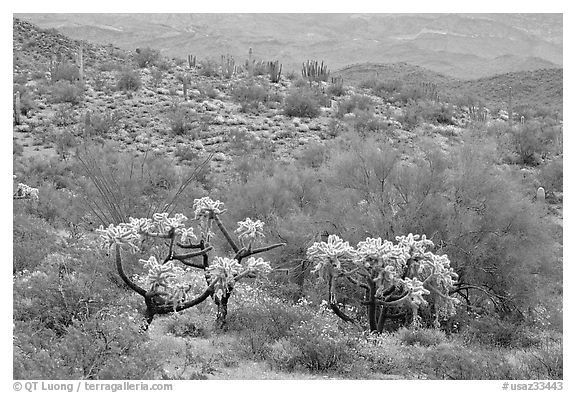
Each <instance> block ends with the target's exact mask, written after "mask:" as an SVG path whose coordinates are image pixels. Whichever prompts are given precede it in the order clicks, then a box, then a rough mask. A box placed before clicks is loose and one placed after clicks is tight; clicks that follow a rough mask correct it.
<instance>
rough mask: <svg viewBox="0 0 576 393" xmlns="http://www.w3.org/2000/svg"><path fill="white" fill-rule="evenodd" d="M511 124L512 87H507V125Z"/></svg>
mask: <svg viewBox="0 0 576 393" xmlns="http://www.w3.org/2000/svg"><path fill="white" fill-rule="evenodd" d="M512 123H513V108H512V86H508V124H510V125H512Z"/></svg>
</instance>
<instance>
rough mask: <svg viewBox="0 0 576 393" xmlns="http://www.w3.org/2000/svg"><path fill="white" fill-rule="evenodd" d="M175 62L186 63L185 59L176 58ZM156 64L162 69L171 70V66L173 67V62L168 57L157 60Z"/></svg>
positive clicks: (177, 63) (180, 64) (178, 63)
mask: <svg viewBox="0 0 576 393" xmlns="http://www.w3.org/2000/svg"><path fill="white" fill-rule="evenodd" d="M174 62H175V63H176V65H177V66H182V65H183V64H184V59H174ZM155 65H156V67H158V70H160V71H170V68H172V64H171V63H170V61H169V60H168V59H166V58H161V59H160V60H158V61H156V62H155Z"/></svg>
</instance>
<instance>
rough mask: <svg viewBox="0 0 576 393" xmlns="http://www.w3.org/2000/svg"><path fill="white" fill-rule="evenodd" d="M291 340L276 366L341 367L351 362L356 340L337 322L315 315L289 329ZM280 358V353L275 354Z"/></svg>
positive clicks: (320, 370)
mask: <svg viewBox="0 0 576 393" xmlns="http://www.w3.org/2000/svg"><path fill="white" fill-rule="evenodd" d="M289 342H290V343H291V344H292V348H290V346H288V344H287V343H286V342H285V343H284V344H283V349H284V352H283V353H282V356H281V358H280V361H281V363H277V365H292V364H300V365H302V366H303V367H305V368H306V369H308V370H310V371H313V372H322V371H328V370H339V369H341V368H342V367H343V366H344V365H345V364H347V363H349V362H351V361H352V360H353V358H352V357H351V356H350V352H351V350H352V348H354V340H352V339H350V338H349V337H348V336H347V334H346V333H344V332H343V331H341V330H340V329H339V328H338V326H337V325H336V323H335V321H333V320H331V319H330V318H325V317H315V318H313V319H311V320H308V321H304V322H301V323H299V324H297V325H294V326H292V327H291V328H290V332H289ZM275 355H276V358H277V359H278V352H276V353H275Z"/></svg>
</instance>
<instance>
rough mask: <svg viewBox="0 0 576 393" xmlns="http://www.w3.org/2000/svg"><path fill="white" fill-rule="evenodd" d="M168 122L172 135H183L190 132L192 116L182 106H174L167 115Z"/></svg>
mask: <svg viewBox="0 0 576 393" xmlns="http://www.w3.org/2000/svg"><path fill="white" fill-rule="evenodd" d="M168 122H169V124H170V130H171V131H172V134H173V135H185V134H187V133H188V132H190V131H191V130H192V128H193V127H192V115H191V113H190V111H189V110H188V109H187V108H185V107H182V106H174V107H173V108H172V110H171V112H170V113H169V114H168Z"/></svg>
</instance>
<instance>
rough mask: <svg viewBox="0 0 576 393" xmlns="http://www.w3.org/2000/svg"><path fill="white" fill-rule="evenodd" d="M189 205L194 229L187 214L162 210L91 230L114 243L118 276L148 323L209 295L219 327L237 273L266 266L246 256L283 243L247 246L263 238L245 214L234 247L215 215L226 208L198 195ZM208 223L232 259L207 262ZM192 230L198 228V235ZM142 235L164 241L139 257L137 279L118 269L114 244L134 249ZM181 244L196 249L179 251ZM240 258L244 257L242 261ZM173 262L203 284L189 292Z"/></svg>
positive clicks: (263, 270) (249, 272)
mask: <svg viewBox="0 0 576 393" xmlns="http://www.w3.org/2000/svg"><path fill="white" fill-rule="evenodd" d="M193 208H194V221H197V222H198V228H193V227H186V225H185V223H186V222H187V221H188V218H187V217H186V216H184V215H183V214H175V215H174V216H173V217H169V215H168V213H156V214H154V215H153V218H152V219H149V218H132V217H131V218H130V219H129V222H127V223H121V224H119V225H116V226H115V225H110V226H109V227H108V228H104V227H103V226H101V227H100V228H99V229H98V230H97V231H98V232H99V233H100V238H101V241H102V244H103V245H104V246H105V247H107V248H109V249H112V248H114V251H115V257H116V268H117V270H118V273H119V275H120V277H121V278H122V280H123V281H124V282H125V283H126V285H128V287H129V288H130V289H132V290H133V291H135V292H136V293H138V294H139V295H141V296H143V297H144V300H145V303H146V318H147V321H148V323H150V322H152V320H153V318H154V316H155V315H157V314H167V313H170V312H175V311H181V310H185V309H187V308H190V307H193V306H195V305H197V304H200V303H202V302H203V301H204V300H206V299H207V298H209V297H212V298H213V299H214V302H215V303H216V305H217V306H218V314H217V318H216V321H217V327H219V328H222V327H224V325H225V322H226V314H227V305H228V299H229V298H230V296H231V294H232V291H233V289H234V285H235V283H236V282H238V281H239V280H240V279H242V278H245V277H257V276H259V275H265V274H267V273H269V272H270V271H271V267H270V264H269V263H268V262H265V261H264V260H263V259H262V258H258V259H256V258H254V257H252V255H254V254H258V253H261V252H264V251H268V250H271V249H273V248H276V247H280V246H283V245H284V244H283V243H281V244H274V245H271V246H266V247H261V248H257V249H252V244H253V242H255V241H256V239H257V238H259V237H264V235H263V232H262V228H263V223H262V222H260V221H258V220H256V221H253V220H251V219H249V218H247V219H246V220H244V221H241V222H240V223H239V224H241V225H240V227H239V228H238V229H237V230H236V232H237V233H240V236H239V238H240V240H241V244H242V248H239V247H238V246H237V244H236V242H235V241H234V240H233V239H232V236H231V235H230V233H229V232H228V230H227V229H226V227H225V226H224V224H223V223H222V221H221V220H220V218H219V215H220V214H222V213H224V212H225V211H226V210H225V209H224V207H223V203H222V202H220V201H214V200H212V199H210V198H208V197H204V198H200V199H196V200H194V205H193ZM213 223H216V225H217V227H218V228H219V229H220V231H221V232H222V233H223V234H224V237H225V238H226V239H227V240H228V243H229V244H230V246H231V247H232V249H233V251H234V253H235V255H234V257H233V258H227V257H215V258H214V259H213V260H212V261H210V258H209V256H208V253H209V252H210V251H212V249H213V247H212V246H211V245H210V241H211V239H212V237H214V236H215V235H214V233H213V232H212V226H213ZM195 229H199V230H200V235H199V236H197V235H196V233H195ZM144 237H148V238H157V239H162V240H163V241H165V242H167V244H166V246H167V247H168V249H167V251H166V253H165V256H164V257H163V258H159V257H158V256H157V255H152V256H150V257H149V258H148V259H141V260H140V262H141V263H142V264H143V266H144V268H146V269H147V270H148V272H147V275H146V276H145V277H144V278H143V280H141V282H138V283H137V282H136V281H135V280H133V279H132V278H130V277H129V276H128V275H127V274H126V273H125V272H124V267H123V265H122V255H121V252H120V249H121V248H122V247H125V248H126V247H127V248H128V249H129V250H130V251H133V252H134V251H137V250H138V249H139V248H140V246H139V244H141V241H142V240H143V238H144ZM193 241H194V242H195V243H193ZM176 249H178V250H179V251H177V250H176ZM186 249H188V250H189V249H196V250H197V251H193V252H184V251H183V250H186ZM197 257H201V261H194V260H193V259H194V258H197ZM244 258H248V259H247V260H246V262H244V263H242V259H244ZM179 264H182V265H184V266H185V267H189V268H194V269H199V270H202V271H204V277H205V280H206V288H205V289H204V290H203V291H202V292H201V293H200V294H196V295H193V294H192V293H191V292H192V285H191V284H190V283H189V282H188V276H187V272H186V270H185V269H183V268H182V267H180V266H179Z"/></svg>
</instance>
